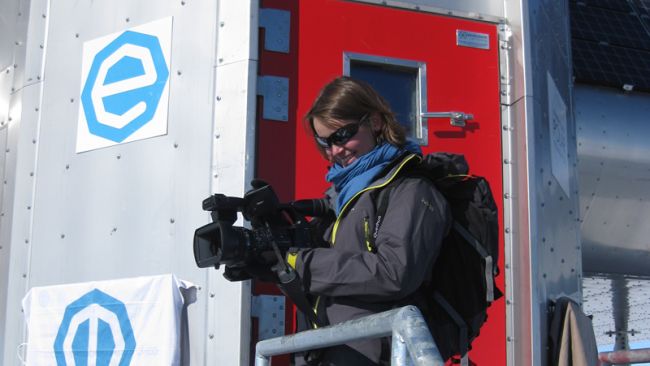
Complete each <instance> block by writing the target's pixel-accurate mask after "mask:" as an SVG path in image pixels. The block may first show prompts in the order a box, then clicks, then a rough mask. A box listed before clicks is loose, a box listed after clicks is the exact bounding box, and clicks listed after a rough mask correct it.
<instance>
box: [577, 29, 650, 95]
mask: <svg viewBox="0 0 650 366" xmlns="http://www.w3.org/2000/svg"><path fill="white" fill-rule="evenodd" d="M573 68H574V77H575V78H576V81H581V82H586V83H595V84H601V85H607V86H613V87H621V86H623V85H625V84H628V85H633V86H634V89H635V90H644V91H650V51H647V50H639V49H633V48H624V47H617V46H610V45H604V44H599V43H596V42H592V41H585V40H579V39H574V40H573Z"/></svg>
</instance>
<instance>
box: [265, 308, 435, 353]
mask: <svg viewBox="0 0 650 366" xmlns="http://www.w3.org/2000/svg"><path fill="white" fill-rule="evenodd" d="M387 336H392V347H391V365H394V366H405V365H409V364H410V363H409V362H411V361H412V362H413V363H415V365H444V361H443V359H442V357H441V356H440V351H439V350H438V347H437V346H436V343H435V342H434V340H433V337H432V336H431V333H430V332H429V328H428V327H427V323H426V321H425V320H424V318H423V317H422V313H420V310H419V309H418V308H416V307H415V306H405V307H402V308H399V309H394V310H390V311H386V312H383V313H379V314H373V315H369V316H366V317H363V318H359V319H354V320H350V321H347V322H344V323H340V324H335V325H332V326H328V327H323V328H320V329H314V330H308V331H304V332H300V333H296V334H292V335H288V336H284V337H277V338H271V339H267V340H264V341H260V342H258V343H257V346H256V347H255V366H268V365H269V361H270V358H271V356H275V355H281V354H286V353H294V352H302V351H307V350H312V349H318V348H324V347H330V346H336V345H340V344H345V343H348V342H352V341H358V340H363V339H371V338H381V337H387Z"/></svg>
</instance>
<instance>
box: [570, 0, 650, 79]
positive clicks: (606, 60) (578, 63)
mask: <svg viewBox="0 0 650 366" xmlns="http://www.w3.org/2000/svg"><path fill="white" fill-rule="evenodd" d="M569 9H570V11H571V37H572V54H573V69H574V77H575V79H576V81H578V82H586V83H595V84H599V85H607V86H613V87H622V86H623V85H625V84H628V85H632V86H633V87H634V90H644V91H650V0H579V1H571V2H570V3H569Z"/></svg>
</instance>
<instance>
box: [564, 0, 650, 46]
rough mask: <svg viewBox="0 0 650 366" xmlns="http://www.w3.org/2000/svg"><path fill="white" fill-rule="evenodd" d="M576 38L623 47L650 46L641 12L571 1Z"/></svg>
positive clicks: (573, 34)
mask: <svg viewBox="0 0 650 366" xmlns="http://www.w3.org/2000/svg"><path fill="white" fill-rule="evenodd" d="M571 14H572V16H571V28H572V36H573V38H580V39H588V40H592V41H597V42H605V43H608V44H611V45H618V46H623V47H631V48H641V49H650V37H648V33H647V32H646V29H645V28H644V26H643V24H642V23H641V20H640V18H639V16H638V14H635V13H621V12H618V11H612V10H609V9H604V8H596V7H590V6H585V5H580V4H571Z"/></svg>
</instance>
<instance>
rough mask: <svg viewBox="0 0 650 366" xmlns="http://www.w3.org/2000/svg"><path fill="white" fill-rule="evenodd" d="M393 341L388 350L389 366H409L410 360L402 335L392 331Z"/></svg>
mask: <svg viewBox="0 0 650 366" xmlns="http://www.w3.org/2000/svg"><path fill="white" fill-rule="evenodd" d="M392 338H393V340H392V345H391V350H390V364H391V365H392V366H411V365H412V363H411V358H410V357H409V353H408V349H407V348H406V342H404V338H402V335H401V334H399V333H397V332H396V331H393V337H392Z"/></svg>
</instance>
